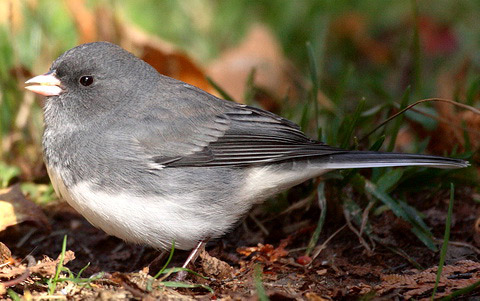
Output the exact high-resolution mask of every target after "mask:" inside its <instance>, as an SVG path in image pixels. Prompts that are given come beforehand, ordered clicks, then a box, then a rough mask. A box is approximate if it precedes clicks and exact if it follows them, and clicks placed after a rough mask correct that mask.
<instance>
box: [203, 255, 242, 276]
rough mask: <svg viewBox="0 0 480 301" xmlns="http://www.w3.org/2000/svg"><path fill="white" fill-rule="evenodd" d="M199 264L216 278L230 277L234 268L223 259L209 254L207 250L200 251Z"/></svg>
mask: <svg viewBox="0 0 480 301" xmlns="http://www.w3.org/2000/svg"><path fill="white" fill-rule="evenodd" d="M199 256H200V259H201V261H200V264H201V265H202V269H203V271H204V272H205V274H207V275H208V276H213V277H215V278H218V279H227V278H232V277H233V275H234V269H233V268H232V267H231V266H230V265H229V264H228V263H226V262H225V261H222V260H220V259H218V258H216V257H212V256H210V254H208V252H207V251H205V250H202V252H201V253H200V255H199Z"/></svg>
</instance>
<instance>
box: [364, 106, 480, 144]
mask: <svg viewBox="0 0 480 301" xmlns="http://www.w3.org/2000/svg"><path fill="white" fill-rule="evenodd" d="M435 101H438V102H445V103H449V104H451V105H454V106H457V107H460V108H463V109H466V110H469V111H471V112H473V113H474V114H477V115H480V110H478V109H476V108H474V107H472V106H469V105H466V104H463V103H459V102H456V101H453V100H450V99H443V98H426V99H421V100H419V101H416V102H415V103H412V104H411V105H408V106H407V107H406V108H404V109H403V110H400V111H399V112H397V113H395V114H393V115H392V116H390V117H388V118H387V119H386V120H385V121H383V122H382V123H380V124H379V125H378V126H376V127H375V128H374V129H373V130H371V131H370V132H369V133H368V134H366V135H365V136H363V137H362V138H361V139H360V141H364V140H365V139H367V138H368V137H369V136H370V135H371V134H373V133H374V132H375V131H376V130H378V129H379V128H381V127H382V126H384V125H385V124H387V123H388V122H390V121H391V120H393V119H394V118H396V117H397V116H399V115H401V114H403V113H405V112H406V111H408V110H411V109H412V108H413V107H415V106H417V105H419V104H421V103H424V102H435ZM445 122H446V121H445ZM466 131H469V130H468V129H466ZM475 133H477V132H475ZM479 134H480V133H479Z"/></svg>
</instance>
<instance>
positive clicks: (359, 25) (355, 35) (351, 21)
mask: <svg viewBox="0 0 480 301" xmlns="http://www.w3.org/2000/svg"><path fill="white" fill-rule="evenodd" d="M368 25H369V24H368V21H367V18H366V17H365V16H364V15H363V14H361V13H360V12H355V11H350V12H348V13H345V14H344V15H342V16H340V17H338V18H337V19H336V20H335V21H334V22H333V24H332V34H333V36H334V37H335V38H337V39H339V40H340V41H346V42H347V43H348V44H350V45H351V44H353V46H354V47H355V49H356V50H357V51H358V52H359V53H360V56H362V57H365V58H367V59H369V60H370V61H371V62H372V63H375V64H379V65H384V64H387V63H388V62H390V61H391V59H392V53H391V50H390V48H389V46H388V45H387V44H386V43H385V42H383V41H379V40H377V39H375V38H373V37H372V36H371V34H370V32H369V30H368Z"/></svg>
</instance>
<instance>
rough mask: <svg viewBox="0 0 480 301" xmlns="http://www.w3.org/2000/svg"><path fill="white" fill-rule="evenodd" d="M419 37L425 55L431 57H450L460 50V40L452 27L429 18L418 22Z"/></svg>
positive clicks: (424, 17) (425, 17)
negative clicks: (449, 55)
mask: <svg viewBox="0 0 480 301" xmlns="http://www.w3.org/2000/svg"><path fill="white" fill-rule="evenodd" d="M418 25H419V26H418V29H419V36H420V41H421V45H422V48H423V50H424V52H425V54H427V55H429V56H442V55H443V56H444V55H448V54H450V53H452V52H454V51H456V50H457V48H458V39H457V36H456V35H455V32H454V31H453V28H452V26H449V25H448V24H442V23H440V22H439V21H438V20H435V19H433V18H432V17H429V16H426V15H424V16H421V17H420V18H419V20H418Z"/></svg>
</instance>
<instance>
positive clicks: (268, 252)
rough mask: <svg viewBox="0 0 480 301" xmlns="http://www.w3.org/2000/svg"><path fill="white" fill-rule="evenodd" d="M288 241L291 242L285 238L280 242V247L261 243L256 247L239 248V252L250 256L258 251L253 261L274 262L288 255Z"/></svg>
mask: <svg viewBox="0 0 480 301" xmlns="http://www.w3.org/2000/svg"><path fill="white" fill-rule="evenodd" d="M288 243H289V240H288V239H284V240H282V241H281V242H280V245H279V246H278V248H274V247H273V246H272V245H270V244H266V245H264V244H260V243H259V244H258V245H257V246H256V247H240V248H237V252H238V253H240V254H242V255H244V256H250V255H251V254H253V253H257V254H254V256H253V258H252V261H255V260H257V259H258V260H260V261H263V262H269V263H272V262H275V261H278V260H279V259H280V258H282V257H285V256H287V255H288V251H287V250H285V247H286V246H287V245H288Z"/></svg>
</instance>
